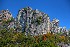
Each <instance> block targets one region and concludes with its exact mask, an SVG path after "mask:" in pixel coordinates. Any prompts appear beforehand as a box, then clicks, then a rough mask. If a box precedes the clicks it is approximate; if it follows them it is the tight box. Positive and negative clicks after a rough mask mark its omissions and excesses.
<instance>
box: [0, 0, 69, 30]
mask: <svg viewBox="0 0 70 47" xmlns="http://www.w3.org/2000/svg"><path fill="white" fill-rule="evenodd" d="M27 6H30V7H32V8H33V9H39V10H40V11H42V12H45V13H46V14H48V15H49V16H50V19H51V20H52V19H54V18H57V19H59V20H60V24H59V25H60V26H62V27H63V26H66V27H67V29H69V28H70V0H16V1H15V0H0V10H3V9H9V10H10V12H11V13H12V15H13V17H16V16H17V13H18V10H19V9H21V8H24V7H27Z"/></svg>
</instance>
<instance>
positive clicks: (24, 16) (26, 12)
mask: <svg viewBox="0 0 70 47" xmlns="http://www.w3.org/2000/svg"><path fill="white" fill-rule="evenodd" d="M17 20H18V22H19V23H20V25H21V26H22V28H23V30H25V31H26V33H28V32H30V33H31V34H32V35H37V34H46V33H47V32H49V31H50V19H49V16H48V15H47V14H45V13H42V12H40V11H39V10H38V9H35V10H32V8H31V7H26V8H23V9H21V10H19V12H18V16H17Z"/></svg>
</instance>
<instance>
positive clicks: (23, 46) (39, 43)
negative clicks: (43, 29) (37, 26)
mask: <svg viewBox="0 0 70 47" xmlns="http://www.w3.org/2000/svg"><path fill="white" fill-rule="evenodd" d="M45 37H46V40H45V41H44V40H43V35H39V36H31V35H30V34H28V36H25V33H21V32H12V30H11V29H9V32H8V30H7V29H2V30H0V47H57V43H60V42H64V43H70V40H69V39H70V38H69V37H68V36H66V37H64V36H61V37H60V35H58V34H50V33H48V34H46V35H45ZM64 38H65V39H64Z"/></svg>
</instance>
